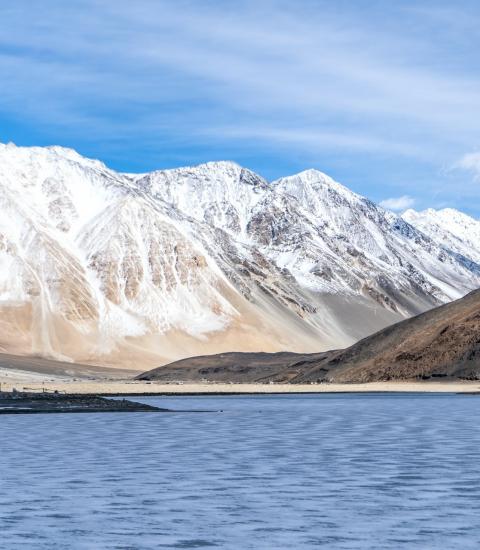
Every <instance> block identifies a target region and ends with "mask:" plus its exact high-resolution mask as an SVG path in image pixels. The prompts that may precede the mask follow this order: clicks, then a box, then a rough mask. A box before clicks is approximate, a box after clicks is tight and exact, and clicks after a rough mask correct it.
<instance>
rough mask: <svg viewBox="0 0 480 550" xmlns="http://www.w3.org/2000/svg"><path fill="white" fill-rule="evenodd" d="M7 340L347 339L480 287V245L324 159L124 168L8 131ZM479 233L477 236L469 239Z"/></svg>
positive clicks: (1, 167)
mask: <svg viewBox="0 0 480 550" xmlns="http://www.w3.org/2000/svg"><path fill="white" fill-rule="evenodd" d="M0 212H1V214H2V215H1V216H0V328H1V330H0V351H3V352H8V353H15V354H20V355H22V354H23V355H37V356H42V357H50V358H54V359H57V360H62V361H77V362H83V363H94V364H102V365H116V366H123V367H128V368H137V369H139V370H145V369H146V368H148V367H149V366H154V365H159V364H162V363H165V362H168V361H171V360H175V359H178V358H182V357H187V356H190V355H198V354H205V353H216V352H222V351H228V350H239V351H280V350H289V351H296V352H313V351H318V350H324V349H331V348H338V347H342V346H346V345H349V344H351V343H353V342H355V341H356V340H358V339H359V338H361V337H364V336H366V335H368V334H371V333H372V332H374V331H375V330H378V329H379V328H382V327H384V326H386V325H388V324H390V323H392V322H395V321H397V320H400V319H403V318H406V317H409V316H411V315H413V314H416V313H419V312H421V311H424V310H427V309H429V308H431V307H433V306H436V305H438V304H441V303H445V302H448V301H450V300H452V299H455V298H458V297H460V296H462V295H463V294H465V293H466V292H468V291H469V290H471V289H473V288H476V287H477V286H480V266H479V264H478V263H477V261H478V259H477V258H473V257H472V255H469V251H468V248H465V247H463V248H462V247H460V246H459V245H458V246H457V245H456V244H455V243H452V247H451V248H450V247H448V246H445V245H444V244H443V243H442V242H440V240H439V239H435V238H432V236H430V235H429V234H427V233H428V232H427V231H421V230H419V229H417V228H415V227H414V226H413V225H411V224H410V223H408V222H407V221H406V220H405V219H403V218H401V217H398V216H396V215H395V214H393V213H391V212H388V211H385V210H383V209H382V208H380V207H379V206H377V205H375V204H373V203H372V202H371V201H369V200H368V199H365V198H363V197H360V196H358V195H356V194H355V193H353V192H351V191H349V190H348V189H347V188H345V187H343V186H342V185H340V184H338V183H336V182H334V181H333V180H332V179H331V178H329V177H328V176H326V175H324V174H322V173H321V172H318V171H315V170H309V171H306V172H302V173H300V174H298V175H296V176H291V177H287V178H282V179H280V180H278V181H275V182H271V183H269V182H267V181H265V180H264V179H263V178H261V177H260V176H258V175H256V174H254V173H253V172H251V171H249V170H246V169H244V168H242V167H240V166H238V165H236V164H234V163H230V162H214V163H208V164H204V165H200V166H197V167H192V168H180V169H175V170H163V171H157V172H152V173H149V174H142V175H132V174H121V173H117V172H114V171H112V170H110V169H109V168H107V167H106V166H105V165H104V164H103V163H101V162H99V161H96V160H91V159H86V158H84V157H82V156H80V155H78V154H77V153H76V152H74V151H72V150H69V149H64V148H61V147H46V148H21V147H16V146H15V145H13V144H8V145H0ZM472 238H474V237H472Z"/></svg>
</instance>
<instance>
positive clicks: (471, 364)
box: [138, 290, 480, 383]
mask: <svg viewBox="0 0 480 550" xmlns="http://www.w3.org/2000/svg"><path fill="white" fill-rule="evenodd" d="M138 378H139V379H141V380H159V381H171V380H184V381H201V380H211V381H217V382H269V381H275V382H291V383H308V382H316V383H318V382H337V383H363V382H376V381H387V380H411V379H422V380H438V379H445V378H447V379H448V378H450V379H452V378H457V379H467V380H480V290H476V291H473V292H471V293H469V294H468V295H467V296H465V297H464V298H461V299H459V300H456V301H454V302H451V303H449V304H446V305H443V306H440V307H437V308H434V309H432V310H430V311H427V312H426V313H423V314H420V315H418V316H416V317H413V318H411V319H407V320H405V321H402V322H400V323H396V324H394V325H392V326H390V327H387V328H386V329H383V330H381V331H379V332H377V333H376V334H374V335H372V336H369V337H367V338H365V339H363V340H361V341H360V342H357V343H356V344H354V345H353V346H351V347H349V348H347V349H345V350H335V351H330V352H324V353H317V354H308V355H301V354H293V353H274V354H272V353H263V354H262V353H227V354H219V355H213V356H205V357H192V358H189V359H184V360H182V361H176V362H175V363H172V364H170V365H164V366H163V367H159V368H157V369H154V370H152V371H149V372H146V373H144V374H142V375H140V376H139V377H138Z"/></svg>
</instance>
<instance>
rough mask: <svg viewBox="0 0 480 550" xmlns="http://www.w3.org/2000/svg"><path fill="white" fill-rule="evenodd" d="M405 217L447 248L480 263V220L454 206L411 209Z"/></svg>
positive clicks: (406, 212) (403, 215) (405, 213)
mask: <svg viewBox="0 0 480 550" xmlns="http://www.w3.org/2000/svg"><path fill="white" fill-rule="evenodd" d="M402 217H403V219H405V220H406V221H407V222H408V223H410V224H411V225H413V226H415V227H416V228H417V229H419V230H420V231H422V232H423V233H425V234H426V235H428V236H429V237H431V238H432V239H434V240H436V241H438V242H440V243H441V244H442V246H443V247H444V248H446V249H449V250H452V251H454V252H458V253H460V254H462V255H464V256H465V257H467V258H471V259H472V260H474V261H475V262H477V263H480V220H476V219H475V218H472V217H471V216H468V215H467V214H465V213H463V212H460V211H459V210H455V209H454V208H444V209H442V210H434V209H433V208H429V209H427V210H424V211H422V212H417V211H415V210H412V209H409V210H407V211H405V212H404V213H403V214H402Z"/></svg>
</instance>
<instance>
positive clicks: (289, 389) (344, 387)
mask: <svg viewBox="0 0 480 550" xmlns="http://www.w3.org/2000/svg"><path fill="white" fill-rule="evenodd" d="M0 384H1V390H2V391H12V389H13V388H15V389H16V390H18V391H42V390H45V391H55V390H57V391H59V392H66V393H77V394H98V395H112V394H120V395H144V394H152V395H154V394H170V395H182V394H239V393H245V394H263V393H268V394H275V393H329V392H332V393H342V392H348V393H353V392H454V393H464V392H477V391H478V392H480V382H461V381H456V382H372V383H369V384H221V383H203V384H193V383H192V384H188V383H185V384H181V383H177V384H175V383H170V384H165V383H159V382H141V381H135V380H111V379H100V378H99V379H96V380H85V379H76V378H69V377H50V376H45V375H44V374H39V373H29V372H24V371H18V370H8V369H0Z"/></svg>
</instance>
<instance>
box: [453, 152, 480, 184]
mask: <svg viewBox="0 0 480 550" xmlns="http://www.w3.org/2000/svg"><path fill="white" fill-rule="evenodd" d="M456 167H457V168H462V169H463V170H468V171H469V172H472V173H473V174H474V175H475V177H476V178H477V179H478V178H480V151H479V152H475V153H467V154H466V155H463V157H462V158H461V159H460V160H459V161H458V162H457V163H456Z"/></svg>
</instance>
